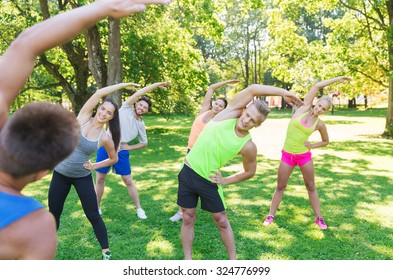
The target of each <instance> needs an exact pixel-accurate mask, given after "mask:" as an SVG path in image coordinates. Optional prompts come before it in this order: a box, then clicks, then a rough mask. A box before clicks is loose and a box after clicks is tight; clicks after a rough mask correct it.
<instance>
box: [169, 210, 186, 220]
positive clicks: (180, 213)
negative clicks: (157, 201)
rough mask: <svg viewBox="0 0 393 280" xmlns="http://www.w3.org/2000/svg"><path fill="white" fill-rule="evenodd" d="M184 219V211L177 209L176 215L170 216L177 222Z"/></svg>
mask: <svg viewBox="0 0 393 280" xmlns="http://www.w3.org/2000/svg"><path fill="white" fill-rule="evenodd" d="M181 219H183V212H182V211H180V210H179V211H177V212H176V214H175V215H173V216H172V217H170V218H169V220H171V221H172V222H177V221H178V220H181Z"/></svg>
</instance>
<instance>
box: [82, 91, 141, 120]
mask: <svg viewBox="0 0 393 280" xmlns="http://www.w3.org/2000/svg"><path fill="white" fill-rule="evenodd" d="M131 86H139V85H138V84H134V83H119V84H116V85H111V86H107V87H104V88H101V89H99V90H97V91H96V92H95V93H94V94H93V95H92V96H90V98H89V99H88V100H87V101H86V103H85V104H84V105H83V107H82V109H81V110H80V111H79V114H78V117H77V119H78V121H79V123H80V124H84V123H86V122H87V121H88V120H89V119H90V117H91V115H92V113H93V111H94V109H95V107H96V106H97V104H98V103H100V101H101V99H102V98H103V97H105V96H107V95H109V94H110V93H112V92H114V91H117V90H119V89H122V88H126V87H131Z"/></svg>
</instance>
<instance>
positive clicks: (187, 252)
mask: <svg viewBox="0 0 393 280" xmlns="http://www.w3.org/2000/svg"><path fill="white" fill-rule="evenodd" d="M182 211H183V223H182V225H181V240H182V245H183V252H184V259H185V260H192V243H193V242H194V224H195V220H196V208H182Z"/></svg>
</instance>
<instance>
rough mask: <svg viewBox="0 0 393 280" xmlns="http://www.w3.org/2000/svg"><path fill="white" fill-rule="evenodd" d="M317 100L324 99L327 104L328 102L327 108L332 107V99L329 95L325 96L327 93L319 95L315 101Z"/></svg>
mask: <svg viewBox="0 0 393 280" xmlns="http://www.w3.org/2000/svg"><path fill="white" fill-rule="evenodd" d="M319 101H326V102H327V104H328V106H329V108H328V109H330V108H331V107H332V105H333V100H332V98H331V97H329V96H327V95H323V96H321V97H320V98H319V99H318V101H317V103H318V102H319Z"/></svg>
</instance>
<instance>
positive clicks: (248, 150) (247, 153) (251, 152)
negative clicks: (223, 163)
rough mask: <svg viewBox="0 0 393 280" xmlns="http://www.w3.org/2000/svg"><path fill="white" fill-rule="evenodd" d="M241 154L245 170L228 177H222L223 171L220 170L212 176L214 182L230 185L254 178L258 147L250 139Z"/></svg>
mask: <svg viewBox="0 0 393 280" xmlns="http://www.w3.org/2000/svg"><path fill="white" fill-rule="evenodd" d="M240 154H241V155H242V159H243V170H242V171H240V172H237V173H235V174H233V175H230V176H228V177H222V175H221V172H220V171H218V172H217V173H216V174H213V175H211V176H210V179H211V180H212V182H214V183H217V184H221V185H229V184H234V183H239V182H243V181H245V180H248V179H250V178H252V177H253V176H254V175H255V172H256V168H257V147H256V146H255V144H254V143H253V142H252V141H251V140H250V141H248V142H247V143H246V144H245V145H244V146H243V148H242V149H241V151H240Z"/></svg>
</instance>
